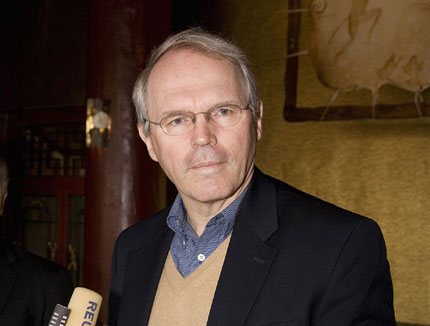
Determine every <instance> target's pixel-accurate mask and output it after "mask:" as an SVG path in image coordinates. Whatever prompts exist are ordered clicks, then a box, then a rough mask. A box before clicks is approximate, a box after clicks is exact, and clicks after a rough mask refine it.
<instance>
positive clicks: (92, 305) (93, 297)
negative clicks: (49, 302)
mask: <svg viewBox="0 0 430 326" xmlns="http://www.w3.org/2000/svg"><path fill="white" fill-rule="evenodd" d="M102 300H103V298H102V296H101V295H100V294H98V293H97V292H94V291H91V290H89V289H86V288H82V287H77V288H75V290H74V291H73V294H72V297H71V298H70V301H69V305H68V307H67V308H66V307H64V306H62V305H60V304H57V306H56V307H55V309H54V312H53V313H52V316H51V320H50V321H49V324H48V326H95V325H96V323H97V317H98V315H99V311H100V306H101V304H102Z"/></svg>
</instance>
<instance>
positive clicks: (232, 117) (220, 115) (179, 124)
mask: <svg viewBox="0 0 430 326" xmlns="http://www.w3.org/2000/svg"><path fill="white" fill-rule="evenodd" d="M248 109H249V104H247V105H246V106H244V107H240V106H239V105H237V104H219V105H216V106H214V107H212V108H210V109H209V110H207V111H206V112H197V113H193V112H175V113H171V114H168V115H166V116H165V117H163V118H162V119H161V120H160V122H153V121H150V120H148V119H145V121H148V122H150V123H152V124H154V125H157V126H160V127H161V129H162V130H163V131H164V132H165V133H166V134H167V135H169V136H179V135H182V134H185V133H186V132H188V131H190V130H192V129H193V127H194V123H195V122H196V119H197V117H196V116H197V115H198V114H204V115H205V119H206V121H207V122H211V121H213V122H215V123H216V124H218V125H220V126H222V127H231V126H234V125H235V124H237V123H238V122H239V121H240V119H241V117H242V111H244V110H248Z"/></svg>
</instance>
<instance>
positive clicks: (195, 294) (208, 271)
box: [148, 236, 231, 326]
mask: <svg viewBox="0 0 430 326" xmlns="http://www.w3.org/2000/svg"><path fill="white" fill-rule="evenodd" d="M230 237H231V236H229V237H228V238H226V239H225V240H224V241H223V242H222V243H221V244H220V245H219V247H218V248H217V249H216V250H215V251H214V252H213V253H212V254H211V255H210V256H209V258H207V259H206V260H205V261H204V262H203V263H202V264H201V265H200V267H199V268H197V269H196V270H195V271H194V272H193V273H191V275H189V276H188V277H186V278H183V277H182V275H181V274H180V273H179V272H178V270H177V269H176V266H175V263H174V262H173V259H172V256H171V254H170V252H169V255H168V256H167V259H166V262H165V264H164V268H163V272H162V274H161V278H160V282H159V284H158V288H157V293H156V295H155V299H154V304H153V306H152V311H151V316H150V318H149V324H148V326H173V325H174V326H204V325H206V323H207V320H208V316H209V311H210V308H211V305H212V300H213V297H214V294H215V289H216V285H217V283H218V279H219V275H220V273H221V269H222V265H223V263H224V258H225V255H226V252H227V248H228V244H229V243H230Z"/></svg>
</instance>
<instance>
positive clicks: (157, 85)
mask: <svg viewBox="0 0 430 326" xmlns="http://www.w3.org/2000/svg"><path fill="white" fill-rule="evenodd" d="M148 98H149V101H148V103H149V106H148V107H149V112H148V114H149V119H150V120H151V121H155V122H159V121H160V120H161V118H163V117H164V116H165V115H166V114H168V113H172V112H183V111H191V112H194V113H197V112H202V111H207V110H208V109H209V108H211V107H213V106H215V105H217V104H221V103H232V104H237V105H240V106H241V107H244V106H245V105H246V104H247V100H246V96H245V93H244V91H243V89H242V87H241V84H240V81H239V79H238V77H237V74H236V71H235V69H234V67H233V66H232V65H231V64H230V63H229V62H227V61H223V60H218V59H214V58H211V57H209V56H206V55H203V54H200V53H198V52H195V51H192V50H173V51H171V52H168V53H166V54H165V55H164V56H163V57H162V58H161V59H160V61H159V62H158V63H157V64H156V66H155V67H154V69H153V70H152V72H151V75H150V78H149V83H148ZM261 109H262V108H261ZM139 132H140V135H141V137H142V139H143V140H144V142H145V143H146V146H147V148H148V152H149V154H150V156H151V158H152V159H153V160H155V161H158V162H159V163H160V165H161V167H162V168H163V170H164V172H165V173H166V174H167V176H168V177H169V178H170V180H171V181H172V182H173V183H174V184H175V186H176V188H177V190H178V191H179V193H180V194H181V196H182V198H183V199H184V201H188V202H190V201H194V202H196V201H197V202H204V203H210V202H216V201H222V200H224V201H225V202H226V204H228V203H230V202H231V201H232V200H234V198H235V197H237V195H238V194H239V193H240V192H241V190H243V189H244V188H245V187H246V185H247V184H248V183H249V180H250V179H251V176H252V173H253V167H254V162H255V150H256V142H257V139H259V138H260V137H261V118H259V119H258V121H257V122H254V121H253V120H252V114H251V111H250V110H246V111H243V112H242V116H241V120H240V121H239V122H238V124H236V125H234V126H232V127H221V126H218V125H216V124H215V123H213V122H210V123H208V122H207V121H206V120H205V118H204V115H201V114H200V115H197V116H196V122H195V124H194V128H193V129H192V130H190V131H189V132H187V133H185V134H182V135H179V136H168V135H166V134H165V133H164V132H163V131H162V129H161V128H160V127H159V126H156V125H151V134H150V135H149V136H145V135H144V134H143V130H142V127H141V126H140V127H139Z"/></svg>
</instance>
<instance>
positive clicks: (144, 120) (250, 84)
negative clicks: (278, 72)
mask: <svg viewBox="0 0 430 326" xmlns="http://www.w3.org/2000/svg"><path fill="white" fill-rule="evenodd" d="M177 49H190V50H194V51H197V52H200V53H202V54H205V55H207V56H210V57H214V58H217V59H221V60H225V61H228V62H230V63H231V64H232V65H233V67H234V68H235V69H236V71H237V73H238V76H239V78H240V81H241V84H242V87H243V89H244V91H245V95H246V98H247V101H248V103H247V104H248V105H249V107H250V109H251V111H252V116H253V118H254V120H257V118H258V116H259V104H260V97H259V95H258V90H257V84H256V81H255V77H254V74H253V73H252V71H251V68H250V65H249V62H248V59H247V57H246V56H245V54H244V53H243V51H242V50H241V49H240V48H239V47H238V46H237V45H235V44H233V43H232V42H230V41H227V40H225V39H223V38H222V37H220V36H218V35H214V34H210V33H207V32H205V31H203V30H202V29H201V28H191V29H187V30H185V31H183V32H180V33H178V34H174V35H172V36H170V37H169V38H167V40H165V41H164V43H163V44H161V45H160V46H159V47H157V48H155V49H154V50H153V51H152V52H151V55H150V57H149V60H148V63H147V65H146V68H145V69H144V70H143V71H142V72H141V73H140V75H139V76H138V78H137V80H136V83H135V85H134V90H133V102H134V106H135V107H136V115H137V121H138V123H139V124H141V125H143V130H144V133H145V134H146V135H149V134H150V130H149V122H148V119H149V118H148V80H149V75H150V74H151V71H152V69H154V66H155V65H156V63H157V62H158V61H159V60H160V58H161V57H162V56H163V55H164V54H166V53H167V52H168V51H171V50H177Z"/></svg>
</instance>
